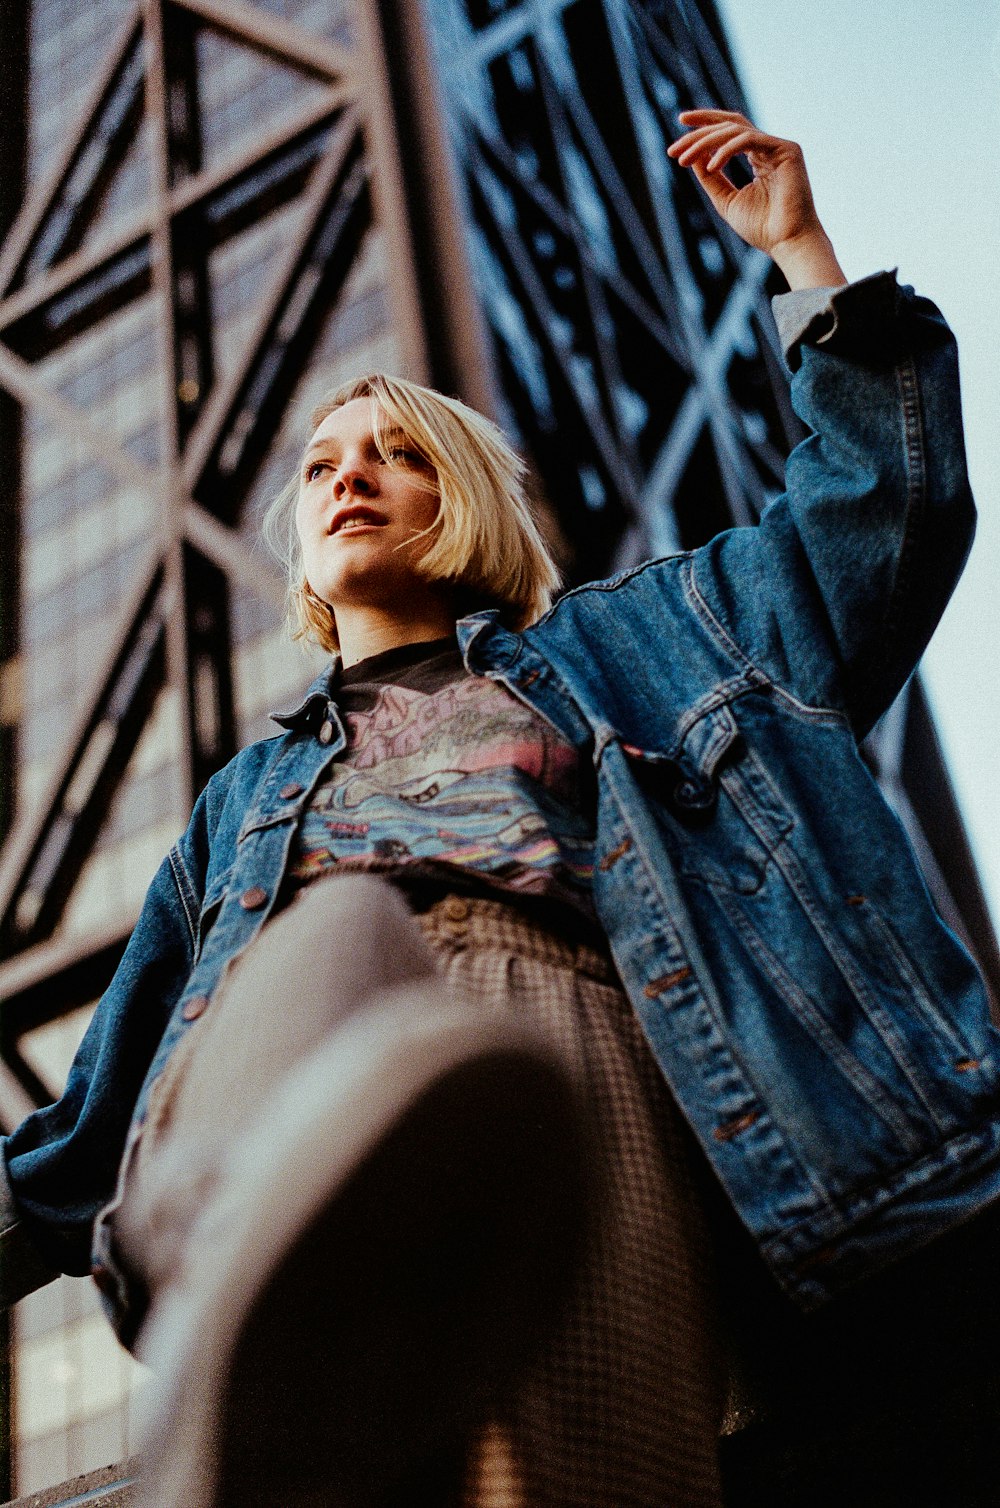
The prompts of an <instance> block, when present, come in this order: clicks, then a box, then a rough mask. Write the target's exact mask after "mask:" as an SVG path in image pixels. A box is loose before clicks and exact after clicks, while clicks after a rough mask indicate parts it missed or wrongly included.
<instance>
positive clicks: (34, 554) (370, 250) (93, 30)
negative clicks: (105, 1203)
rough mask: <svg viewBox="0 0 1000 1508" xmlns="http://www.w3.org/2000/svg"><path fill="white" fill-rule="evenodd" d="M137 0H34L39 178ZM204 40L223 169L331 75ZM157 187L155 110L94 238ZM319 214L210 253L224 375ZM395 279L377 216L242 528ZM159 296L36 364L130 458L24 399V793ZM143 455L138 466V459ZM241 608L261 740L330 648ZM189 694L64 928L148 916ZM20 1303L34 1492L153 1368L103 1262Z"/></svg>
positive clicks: (35, 1055)
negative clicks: (309, 73) (144, 909)
mask: <svg viewBox="0 0 1000 1508" xmlns="http://www.w3.org/2000/svg"><path fill="white" fill-rule="evenodd" d="M255 3H256V4H257V7H258V8H259V9H260V10H262V11H267V12H269V13H270V14H272V15H276V16H280V17H283V18H284V19H286V20H288V21H292V22H295V23H297V24H298V25H300V26H302V27H304V28H307V29H309V28H311V29H313V30H314V31H315V32H317V33H318V34H321V35H323V36H325V37H327V38H330V39H332V40H334V41H338V42H340V43H342V44H346V45H350V42H351V29H352V27H351V17H350V10H349V6H348V5H347V4H342V3H337V0H334V3H329V0H304V3H303V0H255ZM131 11H132V7H131V5H130V3H129V0H102V4H101V5H99V6H79V5H78V4H76V3H75V0H33V4H32V17H31V63H30V123H29V133H30V148H29V190H30V189H31V188H32V187H34V186H36V185H37V184H38V183H39V182H40V181H41V179H42V178H43V177H44V175H45V173H46V172H47V171H50V170H51V168H52V165H53V163H54V161H55V159H56V157H57V155H58V152H59V150H60V148H61V147H62V146H63V145H64V143H65V141H66V140H68V139H69V133H70V132H71V130H72V129H73V126H74V123H75V121H76V118H77V116H78V114H79V111H80V110H81V109H82V107H83V105H84V103H85V102H86V99H87V97H88V95H89V93H90V91H91V90H92V89H93V87H94V81H95V79H96V78H97V77H98V75H99V73H100V70H101V68H102V66H103V65H104V64H105V63H106V61H107V59H108V58H109V56H110V54H111V50H112V48H113V47H114V46H115V45H116V44H117V43H118V41H119V40H120V38H121V37H122V35H123V27H124V26H125V24H126V22H127V18H128V16H129V14H130V13H131ZM197 49H198V60H199V64H200V79H199V86H200V103H201V111H202V127H203V138H204V157H205V164H206V166H207V167H210V168H214V167H216V166H218V165H219V164H220V163H224V162H227V161H230V160H232V159H234V158H236V157H238V156H239V155H240V154H241V153H245V152H246V151H248V150H249V149H252V148H254V147H255V146H256V145H258V144H259V143H260V142H261V141H263V140H264V139H265V138H266V137H267V136H268V135H269V134H270V133H271V132H273V131H274V130H276V129H278V128H280V127H281V126H282V125H283V124H285V123H286V122H288V121H289V120H291V119H292V118H294V117H295V116H296V115H297V114H298V112H300V111H301V110H304V109H306V108H308V106H309V105H310V103H311V102H312V101H313V100H314V99H315V98H316V96H317V91H318V90H319V89H320V87H321V86H319V85H318V84H316V83H314V82H313V81H311V80H309V79H306V78H303V77H302V76H301V75H298V74H296V73H295V71H294V70H293V69H290V68H286V67H283V66H282V65H280V64H278V63H276V62H275V61H274V60H273V58H270V57H265V56H263V55H261V54H257V53H255V52H254V51H253V50H252V49H250V48H246V47H242V46H240V45H238V44H237V43H235V42H234V41H232V40H230V39H225V38H220V37H219V36H218V35H217V34H215V33H213V32H212V31H211V30H210V29H208V28H202V29H201V30H200V31H199V32H198V36H197ZM249 102H252V108H250V103H249ZM151 186H152V173H151V171H150V149H149V137H148V130H147V127H146V125H145V124H140V125H139V126H138V128H137V132H136V136H135V139H134V141H133V142H132V144H131V146H130V147H129V149H128V151H127V153H126V155H125V158H124V160H123V162H122V164H121V166H120V167H119V169H118V171H117V173H116V174H115V176H114V177H113V178H112V180H111V182H110V183H109V185H108V187H107V189H106V191H105V194H104V198H103V201H102V204H101V206H100V208H99V211H98V213H97V216H96V218H95V219H94V220H93V221H92V223H91V226H90V229H89V231H88V233H87V237H86V238H85V240H84V242H83V246H84V248H85V249H86V248H88V247H92V246H94V245H99V244H101V243H103V242H105V241H106V240H107V239H108V238H109V237H112V236H118V235H120V234H121V233H122V231H123V230H124V229H126V228H127V226H128V225H129V224H131V223H134V222H135V221H136V220H137V219H138V218H139V217H141V216H142V215H143V213H144V212H145V207H146V205H147V203H148V195H149V193H150V191H151ZM302 213H303V206H302V204H301V202H298V201H296V202H292V203H290V204H288V205H286V206H284V207H281V208H278V209H276V210H275V211H273V212H272V213H271V214H270V215H269V216H268V217H266V218H265V219H264V220H262V221H260V222H259V223H257V224H255V225H253V226H251V227H249V228H247V229H244V230H242V231H240V232H239V234H237V235H235V236H232V237H231V238H230V239H227V240H224V241H223V242H222V243H221V244H219V245H218V246H216V247H215V248H214V249H213V251H212V252H211V254H210V256H209V263H208V272H209V283H210V297H211V305H212V318H213V337H214V350H213V359H214V366H215V372H216V376H217V378H225V376H226V375H227V374H228V373H230V372H231V371H232V370H233V369H234V368H235V367H236V365H237V364H238V363H239V362H240V360H241V359H242V356H243V353H244V351H245V348H246V344H247V341H248V339H249V337H250V334H251V331H252V327H253V324H254V321H255V320H256V318H257V316H258V313H259V310H260V308H261V307H262V305H263V303H264V301H266V298H267V295H268V290H269V288H270V287H271V285H272V282H273V279H274V278H275V277H276V276H277V275H278V272H279V270H280V267H281V265H282V262H283V256H284V250H285V248H286V247H287V246H288V245H289V244H290V243H291V242H292V241H293V240H294V237H295V235H296V232H297V229H298V227H299V225H300V217H301V215H302ZM385 281H386V270H385V259H384V253H383V247H382V242H381V239H380V237H379V235H378V234H377V233H371V234H370V236H369V238H368V240H367V242H366V245H365V248H364V252H363V255H362V256H361V257H360V258H359V260H358V263H357V265H356V267H355V269H354V272H353V274H352V276H351V279H350V281H349V285H348V287H347V289H346V290H345V294H344V297H343V299H342V301H341V303H340V305H339V306H338V309H337V310H336V312H335V313H334V314H332V315H331V316H330V317H329V318H327V319H326V321H325V322H324V326H323V329H322V332H321V334H320V337H319V341H318V346H317V350H316V353H315V355H314V358H313V360H312V362H311V364H310V368H309V371H308V373H307V375H306V376H305V377H304V378H303V379H302V380H301V382H300V383H299V386H298V389H297V391H296V393H295V394H294V398H293V401H292V402H291V403H290V404H289V406H288V412H287V417H286V420H285V423H284V425H283V427H282V429H281V432H280V434H279V435H278V437H277V439H276V442H275V444H274V446H273V448H272V451H271V454H270V456H269V457H268V459H267V461H266V462H265V464H264V466H263V467H262V469H261V473H260V476H259V477H258V479H257V483H256V486H255V488H254V492H253V496H252V498H251V499H250V501H249V503H248V505H247V507H246V509H245V513H244V518H243V521H242V522H241V524H240V526H239V528H240V532H241V534H242V536H243V538H244V539H247V540H251V539H254V540H255V539H256V537H257V535H258V533H259V524H260V518H261V516H262V514H263V511H264V509H265V507H266V505H267V503H268V502H269V501H270V499H271V497H272V496H273V495H274V492H275V491H276V490H277V489H278V488H279V487H280V486H281V485H283V484H284V482H285V481H286V479H287V477H288V475H289V474H290V472H291V470H292V469H293V468H294V466H295V464H296V461H297V454H298V450H299V448H300V446H301V442H302V438H303V433H304V427H305V424H306V422H307V416H308V413H309V411H310V409H311V408H312V407H313V406H314V404H315V403H316V401H317V400H318V398H319V397H320V395H321V394H322V392H323V391H324V390H325V389H327V388H328V387H329V386H330V385H331V384H333V383H336V382H339V381H340V380H342V379H343V378H344V377H345V376H346V375H348V374H350V373H353V372H356V371H359V370H363V369H367V368H370V367H371V366H373V365H379V366H388V367H389V368H390V369H391V368H393V367H394V366H395V365H396V352H395V347H394V343H393V339H392V334H391V331H390V329H389V327H388V315H387V308H386V305H387V300H386V292H385ZM69 298H70V299H72V298H73V295H72V294H70V295H69ZM67 307H68V305H67ZM157 309H158V306H157V303H156V299H155V296H154V295H153V294H152V293H148V294H145V295H143V296H141V297H137V298H135V299H133V300H132V301H131V302H129V303H127V304H126V305H125V306H124V307H123V308H121V309H120V310H118V311H117V312H116V313H114V314H112V315H110V316H109V317H107V318H105V319H104V320H102V321H101V322H99V323H98V324H96V325H94V326H93V327H92V328H90V329H89V330H87V331H85V332H84V333H83V334H80V335H78V336H76V337H75V338H74V339H72V340H70V341H69V342H68V343H66V344H65V345H63V346H62V347H60V348H59V349H57V350H55V351H54V352H53V353H52V354H50V355H48V356H46V357H44V358H42V359H41V360H39V361H37V362H36V363H35V372H36V375H37V376H38V377H39V378H40V379H41V380H42V381H43V382H44V383H45V385H46V387H47V388H48V389H49V390H50V391H51V392H53V393H55V394H56V395H57V396H58V397H59V398H60V399H61V400H62V401H63V402H64V403H65V404H67V405H69V406H70V407H71V408H72V409H74V410H78V411H79V412H80V413H81V414H82V415H83V416H84V417H85V420H86V423H87V426H88V428H91V429H97V430H98V431H100V432H102V433H103V434H104V435H106V436H107V437H108V443H109V444H113V445H115V446H116V447H117V450H118V457H117V460H116V461H115V460H111V459H109V456H108V454H107V453H106V452H104V453H97V454H95V449H94V447H93V446H92V445H91V444H89V443H88V442H87V441H86V439H85V436H84V435H83V433H82V432H80V431H79V430H75V429H74V427H73V425H72V423H69V424H67V423H64V422H61V421H60V422H57V421H56V420H55V419H54V418H53V416H52V414H51V413H49V412H46V413H43V412H42V411H41V410H40V409H32V408H28V409H26V411H25V415H24V443H23V470H22V484H23V486H22V498H23V508H22V531H23V560H22V602H21V614H22V621H21V630H22V637H21V645H22V653H21V665H20V667H19V668H20V672H21V682H22V684H23V709H22V718H21V723H20V730H19V796H20V801H21V805H22V809H23V810H30V809H31V807H32V806H33V805H34V803H36V802H37V801H38V799H40V796H41V793H42V791H43V789H44V787H45V784H46V782H47V780H48V779H50V777H51V774H52V772H53V770H54V768H55V767H56V765H57V763H58V761H59V760H60V758H61V757H63V756H64V754H65V744H66V735H67V731H68V730H69V729H70V728H71V727H72V726H73V720H74V718H75V717H76V716H77V715H78V714H79V712H80V710H81V707H82V705H83V699H84V698H85V696H86V694H87V689H88V686H89V684H90V681H91V679H92V677H93V676H94V674H95V672H96V669H97V667H98V665H99V664H100V661H101V658H102V656H103V655H104V654H106V653H109V652H110V651H111V649H112V647H113V637H114V634H115V631H116V628H117V619H118V617H119V616H120V614H121V612H122V611H123V610H124V606H125V604H126V603H127V601H128V599H129V596H130V594H131V593H132V592H133V591H134V590H135V589H136V587H137V586H138V585H139V583H140V581H141V580H142V573H143V571H144V569H145V567H146V563H147V562H149V561H151V560H152V558H153V556H154V553H155V550H156V548H157V522H158V519H157V515H158V506H159V504H158V498H159V495H160V487H161V483H160V481H159V479H158V475H157V468H158V467H159V466H161V465H162V463H163V461H164V460H165V456H164V451H163V446H164V436H165V433H166V431H165V428H164V426H163V422H162V418H163V403H164V399H165V392H164V384H163V379H162V373H161V366H160V364H161V362H162V357H163V352H162V349H161V344H160V342H161V334H160V331H159V330H158V328H157ZM98 449H99V448H98ZM129 460H130V461H131V462H132V463H133V464H134V476H133V475H129V473H128V469H127V466H128V461H129ZM259 548H261V549H262V548H263V547H259ZM232 627H233V636H234V678H235V694H236V700H237V715H238V719H239V735H240V740H241V742H244V743H245V742H249V741H250V740H252V739H253V738H256V737H259V736H261V735H267V734H270V733H272V732H273V731H274V725H273V724H271V723H270V722H269V721H268V717H267V713H268V711H269V710H271V709H272V708H274V707H275V706H276V705H280V704H281V703H282V702H285V701H287V700H288V699H289V698H291V697H294V696H296V695H297V694H299V692H300V691H301V689H302V688H303V687H304V685H306V684H307V683H308V681H309V680H310V679H311V678H312V676H313V675H314V674H315V673H316V670H317V668H318V667H319V665H320V664H321V663H322V656H321V655H319V654H318V653H316V652H310V651H304V650H303V649H302V648H301V647H299V646H296V645H293V644H292V643H290V641H289V640H288V638H287V635H286V632H285V626H284V621H283V615H282V614H281V613H280V612H278V611H276V610H275V609H274V607H273V606H271V605H269V604H268V603H266V602H264V601H262V600H261V599H260V598H259V597H257V596H255V595H254V594H252V593H251V592H248V591H246V590H244V589H242V588H238V589H234V590H233V603H232ZM178 714H179V708H178V706H177V705H176V702H175V699H174V693H172V692H171V691H169V690H168V691H164V692H163V693H161V695H160V697H159V700H158V703H157V706H156V709H155V712H154V715H153V717H152V718H151V719H150V721H149V722H148V724H147V726H146V728H145V730H144V733H143V735H142V738H141V740H140V742H139V745H138V747H137V749H136V752H135V754H134V755H133V758H132V761H131V764H130V767H129V772H128V776H127V779H126V781H125V782H124V783H123V785H122V787H121V789H120V790H119V793H118V796H117V798H116V800H115V803H114V805H113V808H112V810H111V812H110V814H109V817H108V820H107V822H106V823H105V826H104V829H103V831H102V835H101V839H100V841H99V843H98V845H97V848H96V850H95V852H94V854H93V856H92V858H91V860H90V862H89V863H88V865H87V868H86V869H85V871H84V873H83V875H82V877H81V879H80V881H79V882H78V884H77V886H76V889H75V891H74V894H73V898H72V900H71V902H70V905H69V906H68V908H67V911H66V913H65V915H64V917H63V920H62V922H61V924H60V931H61V934H62V935H63V936H69V937H73V936H80V937H84V936H89V935H92V934H93V933H94V932H95V931H103V930H104V929H106V928H109V927H114V926H115V925H118V924H120V923H121V920H122V918H123V917H125V916H128V915H134V914H135V912H136V911H137V909H138V906H139V904H140V902H141V898H142V895H143V893H144V891H145V888H146V886H147V884H148V882H149V879H150V878H151V876H152V873H153V871H154V870H155V868H156V866H157V864H158V863H159V861H160V859H161V858H162V855H163V853H164V852H165V851H166V849H167V848H168V847H169V845H170V843H171V842H172V841H173V840H174V838H175V837H176V835H177V833H178V831H179V829H180V827H181V825H182V823H183V820H184V811H183V807H182V798H181V794H180V780H179V774H178V772H179V766H180V740H179V734H178V727H179V715H178ZM91 1011H92V1007H87V1008H85V1009H83V1010H80V1011H78V1012H75V1013H73V1015H71V1016H70V1017H67V1018H61V1019H60V1020H59V1021H57V1022H54V1023H52V1024H51V1025H50V1026H47V1027H44V1028H39V1029H38V1030H36V1031H35V1032H33V1033H31V1034H29V1036H28V1037H27V1038H25V1039H24V1040H23V1041H22V1043H21V1049H22V1051H23V1054H24V1057H25V1059H26V1060H27V1061H28V1063H29V1064H30V1065H31V1066H32V1067H33V1068H34V1069H35V1071H36V1072H37V1073H38V1074H39V1076H40V1077H41V1079H42V1081H43V1082H44V1083H46V1085H47V1086H48V1087H49V1088H50V1089H51V1091H52V1093H53V1094H57V1093H58V1092H59V1090H60V1088H61V1086H62V1083H63V1082H64V1078H65V1073H66V1071H67V1069H68V1066H69V1062H70V1060H71V1058H72V1055H73V1052H74V1051H75V1048H76V1046H77V1044H78V1042H79V1039H80V1037H81V1035H82V1033H83V1031H84V1030H85V1027H86V1024H87V1021H88V1020H89V1018H90V1014H91ZM14 1319H15V1340H16V1349H15V1374H16V1383H15V1393H16V1397H15V1405H16V1419H15V1428H16V1440H15V1473H16V1489H17V1491H18V1493H21V1494H24V1493H28V1492H32V1491H37V1490H40V1489H43V1488H45V1487H48V1486H51V1485H52V1484H53V1483H55V1482H57V1481H60V1480H62V1479H65V1478H66V1477H69V1476H71V1475H74V1474H76V1473H80V1472H84V1471H88V1470H91V1469H93V1468H95V1467H97V1466H101V1465H106V1464H109V1463H111V1462H114V1461H120V1460H122V1459H123V1458H124V1457H125V1456H127V1455H128V1454H130V1453H131V1452H132V1451H133V1450H134V1448H135V1438H134V1424H133V1414H134V1408H133V1400H134V1395H135V1390H136V1387H137V1384H138V1382H139V1380H140V1378H139V1374H140V1369H139V1368H137V1366H136V1365H135V1364H134V1363H133V1362H132V1361H131V1359H130V1358H129V1357H128V1356H127V1355H126V1353H125V1352H123V1351H122V1350H121V1348H120V1347H119V1346H118V1345H117V1342H116V1341H115V1340H114V1337H113V1336H112V1334H111V1332H110V1329H109V1327H108V1326H107V1323H106V1321H105V1319H104V1318H103V1315H102V1314H101V1312H100V1308H99V1303H98V1300H97V1296H96V1292H95V1290H94V1289H93V1286H92V1285H91V1284H90V1283H89V1281H88V1280H83V1279H61V1280H60V1281H59V1282H58V1283H56V1284H53V1285H50V1286H49V1287H48V1288H46V1289H43V1290H41V1291H40V1292H39V1293H38V1294H36V1295H32V1296H31V1297H29V1298H28V1299H26V1300H24V1301H23V1302H22V1303H21V1304H20V1305H18V1306H17V1310H16V1312H15V1316H14Z"/></svg>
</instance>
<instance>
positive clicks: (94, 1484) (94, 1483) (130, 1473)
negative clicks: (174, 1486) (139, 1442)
mask: <svg viewBox="0 0 1000 1508" xmlns="http://www.w3.org/2000/svg"><path fill="white" fill-rule="evenodd" d="M137 1465H138V1463H137V1462H136V1461H123V1462H122V1464H121V1465H120V1466H102V1467H101V1469H100V1471H88V1472H87V1474H86V1475H85V1476H82V1477H73V1478H72V1480H71V1481H69V1482H62V1483H60V1485H59V1486H58V1487H47V1488H46V1489H45V1490H44V1491H43V1492H29V1493H28V1495H27V1497H23V1498H14V1499H13V1500H12V1501H11V1502H9V1503H4V1504H3V1505H2V1508H78V1505H79V1508H84V1505H85V1508H128V1505H129V1504H130V1503H131V1502H132V1488H133V1486H134V1485H135V1479H136V1469H137Z"/></svg>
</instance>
